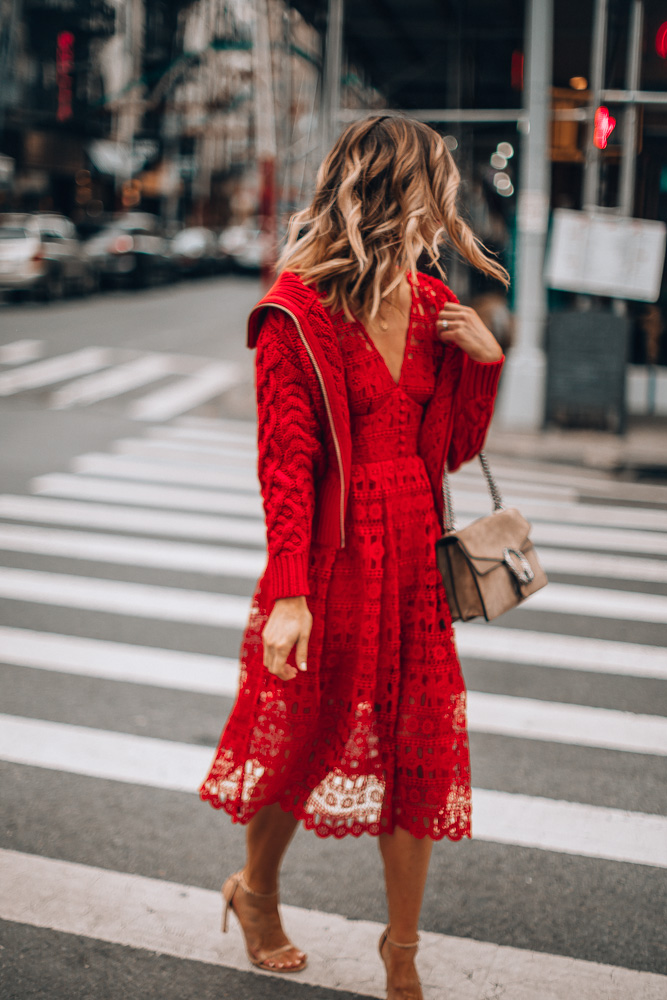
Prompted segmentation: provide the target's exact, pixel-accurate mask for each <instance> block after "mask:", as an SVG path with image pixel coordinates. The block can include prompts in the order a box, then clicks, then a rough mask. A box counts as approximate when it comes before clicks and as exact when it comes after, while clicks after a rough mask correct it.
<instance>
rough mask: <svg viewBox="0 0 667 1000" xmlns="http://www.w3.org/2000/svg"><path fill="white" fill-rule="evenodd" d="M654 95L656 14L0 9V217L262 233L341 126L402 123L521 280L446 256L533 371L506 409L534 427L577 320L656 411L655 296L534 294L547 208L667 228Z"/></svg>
mask: <svg viewBox="0 0 667 1000" xmlns="http://www.w3.org/2000/svg"><path fill="white" fill-rule="evenodd" d="M536 26H537V28H536ZM531 61H532V65H531ZM666 92H667V12H666V10H665V7H664V3H663V2H662V0H557V2H556V0H505V2H503V3H498V2H497V0H450V2H448V3H446V4H444V3H443V2H442V0H412V2H411V3H410V4H405V3H404V0H382V2H381V3H358V2H354V0H194V2H193V0H189V2H188V0H3V3H2V5H1V6H0V210H1V209H8V208H24V209H38V208H42V209H44V208H53V209H55V210H58V211H61V212H64V213H66V214H67V215H70V216H71V217H72V218H73V219H74V220H75V222H76V223H77V225H78V226H79V228H80V229H81V230H82V231H83V232H85V231H86V230H90V231H92V230H93V229H94V228H95V226H96V225H98V224H99V223H100V221H101V220H102V219H103V218H105V216H107V215H108V214H109V213H111V212H113V211H119V210H123V209H133V208H137V209H142V210H145V211H151V212H154V213H156V214H159V215H160V216H161V217H162V219H163V221H164V222H165V223H167V224H168V225H169V226H174V227H175V226H176V225H178V224H185V223H190V224H192V223H195V224H200V223H201V224H206V225H209V226H212V227H213V228H220V227H223V226H225V225H227V224H228V223H236V222H243V221H244V220H247V219H251V218H254V217H256V216H258V215H261V216H262V217H263V218H264V220H265V221H266V219H267V218H269V217H271V218H274V223H273V224H274V225H275V217H276V215H277V217H278V218H279V219H281V220H282V221H283V222H284V220H285V219H286V217H287V216H288V215H289V214H290V212H292V211H293V210H294V209H295V208H298V207H300V206H301V205H302V204H303V202H304V201H305V200H306V198H307V197H308V195H309V193H310V191H311V190H312V184H313V179H314V175H315V171H316V169H317V166H318V164H319V162H320V160H321V156H322V153H323V151H324V149H325V147H326V145H327V143H328V142H330V141H331V140H332V138H333V137H334V135H335V134H336V132H337V131H338V130H340V129H341V128H342V127H343V125H344V124H345V122H347V121H350V120H353V119H354V118H355V117H357V116H359V115H360V114H364V113H366V111H367V110H368V109H370V108H380V107H383V108H387V109H396V110H404V111H407V112H410V113H412V114H414V115H415V116H417V117H420V118H422V119H423V120H425V121H428V122H430V123H431V124H432V125H433V126H434V127H435V128H437V129H438V130H439V131H441V133H442V134H443V135H445V136H446V141H447V143H448V145H449V147H450V149H451V150H452V152H453V155H454V157H455V159H456V162H457V164H458V166H459V169H460V171H461V175H462V178H463V188H462V202H463V205H464V206H465V211H466V213H467V214H468V216H469V218H470V221H471V222H472V224H473V226H474V228H475V231H476V232H477V233H478V234H479V236H480V237H481V238H482V240H483V241H484V243H485V244H486V245H487V247H488V248H489V249H491V250H493V251H495V252H496V253H497V254H498V256H499V258H500V260H501V261H502V263H504V264H505V266H506V267H507V268H508V269H509V271H510V273H511V274H512V277H513V279H514V280H513V282H512V287H511V290H510V294H509V296H508V297H506V296H505V295H504V293H503V291H502V289H501V288H500V287H499V286H497V285H494V284H493V283H489V282H487V281H485V280H484V279H482V278H480V276H479V274H478V273H477V272H475V271H474V270H472V269H470V268H468V267H466V266H465V265H464V264H463V263H462V262H461V261H459V260H458V259H457V258H456V256H451V257H448V258H447V266H448V273H449V277H450V280H451V283H452V284H453V285H454V286H455V287H456V289H457V292H458V294H459V295H460V297H461V298H463V299H464V300H466V301H471V302H473V303H474V304H475V305H476V306H477V307H479V308H480V310H485V315H486V316H488V317H489V318H490V319H489V322H491V318H493V324H494V329H495V330H496V332H497V333H498V334H499V336H501V338H504V342H505V343H509V342H510V340H511V339H512V338H513V339H514V354H515V357H518V356H519V355H520V354H521V353H522V352H523V354H524V355H525V358H524V360H525V361H526V362H527V363H528V354H529V353H531V352H532V360H531V361H530V364H529V365H528V368H526V371H525V372H524V373H523V374H522V376H521V378H520V379H518V381H517V383H516V387H515V390H514V391H512V392H510V393H508V396H509V397H510V398H512V399H514V400H519V399H521V400H522V405H523V406H524V409H525V410H526V412H529V411H530V414H531V415H530V416H529V417H528V418H527V419H528V423H532V425H533V426H534V425H535V423H536V421H537V420H538V416H537V414H538V411H539V409H540V406H541V405H542V404H541V402H540V400H539V398H537V397H535V398H534V399H533V400H532V402H528V401H527V399H526V395H525V389H522V388H521V387H522V386H524V387H525V386H533V385H537V384H539V383H540V380H541V379H543V374H544V372H543V368H544V357H543V355H544V344H545V342H546V336H545V331H546V327H547V318H548V317H549V316H553V315H554V314H556V313H558V312H564V311H568V310H579V311H585V310H587V309H590V310H592V311H593V312H595V311H596V310H597V311H602V312H604V311H605V310H612V311H615V314H618V315H621V314H622V315H625V316H626V317H629V318H630V319H631V321H632V334H631V343H630V348H629V360H630V362H631V363H632V364H634V365H635V366H644V365H649V366H652V368H653V369H654V371H653V373H652V376H651V378H652V382H651V384H650V385H648V383H647V386H646V387H645V386H644V382H642V379H644V380H645V379H646V378H648V376H646V377H645V373H644V374H642V373H639V372H638V371H636V372H635V373H633V375H632V379H634V381H632V379H631V380H630V381H631V383H632V384H631V393H630V395H631V397H632V398H633V399H634V402H633V403H632V406H634V408H635V410H636V411H637V412H638V411H639V410H641V408H642V407H644V409H646V410H647V411H648V412H650V411H651V410H657V411H659V412H662V411H665V412H667V379H663V374H665V373H667V333H666V330H667V284H666V283H665V279H664V276H663V280H662V285H661V289H660V294H659V296H658V299H657V301H655V302H645V301H641V300H640V299H635V300H632V299H629V298H628V299H623V298H622V297H614V295H613V294H611V293H610V294H608V295H607V296H606V297H603V296H595V295H594V294H588V295H582V294H577V293H575V292H572V291H568V290H563V289H560V290H554V289H551V288H550V289H548V290H547V289H545V287H544V281H543V275H542V265H543V261H544V249H545V245H546V243H547V241H548V239H549V235H550V232H551V229H552V224H553V219H554V210H557V209H568V208H569V209H573V210H580V209H586V210H587V211H590V210H595V212H597V213H598V214H600V213H608V214H609V215H611V216H613V215H616V216H625V217H633V218H635V219H638V220H657V221H662V222H667V166H665V164H667V95H666ZM598 132H599V134H598ZM267 150H268V153H267ZM612 291H613V290H612ZM528 348H529V350H528ZM531 365H532V367H531ZM540 366H541V367H540ZM510 367H511V366H510ZM655 369H659V371H657V374H656V371H655ZM504 378H505V381H506V382H508V381H511V378H510V376H509V375H508V376H504ZM663 383H664V385H663ZM633 386H634V388H633ZM633 393H634V396H632V394H633Z"/></svg>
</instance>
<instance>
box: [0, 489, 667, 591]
mask: <svg viewBox="0 0 667 1000" xmlns="http://www.w3.org/2000/svg"><path fill="white" fill-rule="evenodd" d="M32 499H34V498H32ZM25 509H26V506H25V505H23V510H24V512H25ZM112 510H113V508H112ZM115 513H116V520H124V521H127V520H131V517H130V518H128V517H127V516H126V517H123V518H119V517H118V513H119V512H118V510H116V512H115ZM131 513H132V512H131V510H130V515H131ZM0 514H2V498H0ZM150 516H151V515H148V514H147V513H145V514H144V518H145V519H146V520H148V519H149V518H150ZM97 518H98V523H99V525H100V526H101V527H106V528H109V529H111V528H112V525H111V524H110V523H108V521H106V519H104V518H103V517H102V516H101V514H100V512H99V511H98V512H97ZM236 525H238V526H239V527H240V528H241V530H242V532H243V534H244V535H245V536H246V539H247V538H248V536H251V538H250V540H251V541H252V542H254V543H257V542H258V541H259V542H260V543H262V542H263V541H264V538H263V535H264V532H260V531H258V530H257V526H256V525H253V524H248V523H247V522H246V523H244V522H243V521H240V522H238V521H237V522H232V524H231V525H230V531H229V538H230V540H232V541H235V542H236V543H237V544H239V545H240V544H243V541H244V539H243V538H242V537H241V538H240V537H239V536H238V534H237V532H236V531H235V530H234V528H235V527H236ZM249 528H250V530H248V529H249ZM0 549H5V550H6V551H11V552H34V553H39V554H41V555H52V556H53V555H55V556H66V557H70V558H74V559H98V560H103V561H106V562H114V563H124V564H126V565H137V566H160V567H163V568H165V569H187V570H192V571H193V572H195V573H223V574H225V573H227V574H233V575H237V576H241V577H245V578H247V579H253V578H255V577H257V576H259V574H260V573H261V572H262V570H263V568H264V565H265V562H266V559H265V556H264V555H263V554H262V553H258V552H256V551H251V552H246V551H245V550H244V549H241V548H222V547H221V546H219V545H184V544H183V543H180V542H173V541H161V542H154V541H149V540H144V539H137V538H130V537H127V536H126V537H119V536H118V535H113V536H112V535H108V534H105V535H101V534H92V533H89V532H84V531H76V532H70V531H54V530H50V529H47V528H32V527H23V526H22V527H14V526H10V525H1V524H0ZM540 558H541V562H542V565H543V566H544V568H545V570H546V571H547V572H549V573H551V572H558V573H568V574H571V575H573V576H576V575H583V576H600V577H604V578H609V579H622V580H641V581H645V582H658V583H667V563H664V562H658V561H657V560H654V559H627V558H626V559H623V558H618V557H614V556H591V555H589V554H587V553H577V552H563V553H561V552H557V551H555V550H552V549H542V550H541V551H540Z"/></svg>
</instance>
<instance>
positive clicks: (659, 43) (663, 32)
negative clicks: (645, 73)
mask: <svg viewBox="0 0 667 1000" xmlns="http://www.w3.org/2000/svg"><path fill="white" fill-rule="evenodd" d="M655 51H656V52H657V53H658V55H659V56H660V58H661V59H667V21H663V23H662V24H661V25H660V27H659V28H658V30H657V31H656V33H655Z"/></svg>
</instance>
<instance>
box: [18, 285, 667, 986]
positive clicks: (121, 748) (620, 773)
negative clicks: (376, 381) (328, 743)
mask: <svg viewBox="0 0 667 1000" xmlns="http://www.w3.org/2000/svg"><path fill="white" fill-rule="evenodd" d="M259 294H260V289H259V283H258V282H257V281H256V280H255V279H251V278H243V277H237V276H225V277H222V278H214V279H206V280H204V279H202V280H199V281H193V282H190V283H187V284H186V283H182V284H173V285H167V286H164V287H159V288H153V289H151V290H147V291H142V292H135V293H130V292H114V293H109V294H106V295H97V296H93V297H91V298H88V299H70V300H65V301H63V302H59V303H58V304H50V305H5V304H0V426H1V433H0V550H1V563H0V599H1V600H0V607H1V610H0V663H2V668H1V670H2V674H1V676H2V688H1V696H0V705H1V711H2V713H4V714H3V715H2V717H1V719H0V769H1V773H2V802H3V822H2V826H1V837H2V841H1V843H0V867H1V869H2V875H1V877H0V885H1V888H0V919H1V924H0V926H1V927H2V932H1V933H2V937H1V939H0V940H1V942H2V950H1V951H0V969H1V975H0V978H1V980H2V985H1V986H0V998H1V1000H5V998H7V1000H26V998H32V997H40V998H45V1000H46V998H48V1000H61V998H62V1000H83V998H95V1000H119V998H125V997H131V998H132V1000H148V998H152V1000H158V998H159V1000H264V998H267V1000H268V998H271V1000H273V998H290V1000H311V998H312V1000H334V998H335V1000H344V998H348V1000H352V998H355V997H377V998H383V997H384V996H385V992H384V980H383V968H382V965H381V962H380V959H379V956H378V954H377V939H378V937H379V935H380V932H381V930H382V928H383V926H384V923H385V919H386V914H385V906H384V894H383V887H382V874H381V866H380V859H379V852H378V849H377V844H376V843H375V842H374V841H373V839H372V838H371V837H362V838H360V839H358V840H357V839H354V838H347V839H344V840H342V841H335V840H334V838H330V839H329V840H320V839H318V838H317V837H316V836H315V835H314V834H313V833H309V832H305V831H303V830H299V831H298V833H297V836H296V839H295V842H294V844H293V846H292V847H291V849H290V851H289V853H288V855H287V860H286V863H285V866H284V876H283V884H282V889H281V895H282V899H283V900H284V903H285V922H286V929H287V931H288V933H290V935H291V936H292V937H293V939H294V940H295V942H296V943H297V944H298V946H299V947H301V948H303V949H304V950H305V951H307V952H308V953H309V964H308V967H307V969H306V970H305V971H304V972H302V973H300V974H299V975H296V976H294V977H285V976H282V977H281V976H280V975H277V974H276V975H270V974H267V973H257V972H256V971H253V970H251V967H250V965H249V963H248V961H247V959H246V957H245V954H244V951H243V947H242V939H241V935H240V932H239V929H238V924H237V923H236V921H235V920H234V919H233V918H232V920H231V925H232V926H231V933H230V934H228V935H226V936H224V937H223V936H222V935H221V934H220V914H221V905H220V895H219V893H220V886H221V884H222V881H223V879H224V878H225V877H226V876H227V875H228V874H229V873H231V872H233V871H236V870H237V869H238V868H239V867H240V866H241V864H242V859H243V840H244V831H243V829H242V828H241V827H239V826H235V825H233V824H232V823H231V822H230V820H229V818H228V817H227V816H226V815H225V814H223V813H218V812H216V811H215V810H213V809H212V808H211V807H210V806H209V805H207V804H205V803H203V802H201V801H200V800H199V799H198V796H197V789H198V785H199V783H200V781H201V780H202V779H203V777H204V775H205V772H206V769H207V767H208V764H209V762H210V760H211V757H212V754H213V751H214V747H215V745H216V743H217V740H218V738H219V734H220V731H221V728H222V725H223V723H224V721H225V718H226V716H227V714H228V712H229V710H230V708H231V705H232V703H233V700H234V694H235V689H236V683H237V655H238V651H239V643H240V639H241V633H242V629H243V627H244V624H245V621H246V618H247V613H248V610H249V604H250V596H251V594H252V591H253V588H254V584H255V582H256V580H257V578H258V576H259V575H260V573H261V572H262V570H263V567H264V564H265V555H264V541H265V539H264V527H263V520H262V507H261V503H260V498H259V491H258V485H257V476H256V433H255V426H254V422H253V417H254V408H255V396H254V383H253V371H254V355H253V353H252V352H250V351H249V350H248V349H247V347H246V334H245V317H246V315H247V312H248V310H249V308H250V307H251V306H252V304H253V303H254V302H255V301H256V300H257V298H258V297H259ZM490 457H491V459H492V460H493V455H492V454H491V456H490ZM492 466H493V469H494V471H495V472H496V474H497V478H498V480H499V483H500V486H501V488H504V494H505V500H506V501H507V502H508V504H512V505H517V506H518V507H519V508H520V509H521V511H522V512H523V513H524V514H525V515H526V516H527V517H528V518H529V520H530V521H531V522H532V524H533V526H534V529H533V536H532V537H533V539H534V541H535V543H536V545H537V547H538V551H539V553H540V556H541V559H542V562H543V565H544V567H545V569H546V571H547V573H548V575H549V578H550V583H549V586H548V587H546V588H545V589H544V590H542V591H540V592H539V593H538V594H536V595H534V596H533V597H532V598H530V599H529V600H528V601H527V602H526V604H525V605H523V606H521V607H520V608H518V609H516V610H515V611H512V612H511V613H509V614H507V615H505V616H503V617H502V618H500V619H498V620H497V621H495V622H493V623H492V624H487V623H481V622H479V621H475V622H471V623H466V624H460V625H459V626H457V643H458V647H459V652H460V655H461V660H462V663H463V670H464V676H465V680H466V685H467V688H468V721H469V730H470V745H471V763H472V777H473V786H474V789H473V820H472V827H473V839H472V840H465V841H462V842H460V843H452V842H449V841H447V840H445V841H442V842H440V843H438V844H436V845H435V846H434V852H433V860H432V867H431V874H430V879H429V882H428V885H427V891H426V899H425V904H424V910H423V915H422V922H421V926H422V929H423V934H422V948H421V952H420V958H419V967H420V970H421V974H422V979H423V983H424V995H425V997H426V998H427V1000H500V998H503V1000H572V998H576V1000H602V998H604V1000H664V998H665V997H666V996H667V952H666V949H665V931H664V927H665V904H666V902H667V885H666V881H667V880H666V877H665V876H666V874H667V783H666V782H665V759H666V757H667V697H666V694H667V651H666V647H667V643H666V641H665V640H666V638H667V486H661V485H658V484H657V483H656V484H651V483H650V482H644V483H632V482H620V481H617V480H615V479H614V478H613V477H612V476H611V475H606V474H604V473H601V472H595V471H592V470H588V469H585V468H583V467H577V466H574V465H572V466H570V465H567V464H564V463H563V464H558V465H556V464H552V465H549V464H547V463H531V462H530V461H527V460H521V459H518V458H512V457H509V456H507V455H503V456H502V457H500V456H497V458H496V461H495V462H493V461H492ZM452 486H453V492H454V498H455V503H456V507H457V510H458V513H459V518H460V521H461V522H464V521H466V520H469V519H472V518H473V517H476V516H479V515H481V514H483V513H486V512H487V510H488V509H489V501H488V497H487V496H486V493H485V486H484V481H483V479H482V476H481V474H480V472H479V469H478V468H476V463H472V464H470V465H468V466H466V467H465V468H464V469H463V470H461V471H460V472H459V473H457V474H456V475H455V476H454V477H453V483H452Z"/></svg>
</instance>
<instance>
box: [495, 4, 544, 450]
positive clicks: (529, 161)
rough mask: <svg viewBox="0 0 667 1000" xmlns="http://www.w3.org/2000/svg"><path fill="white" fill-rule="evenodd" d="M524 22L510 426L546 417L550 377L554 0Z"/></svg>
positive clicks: (506, 413) (506, 394) (504, 411)
mask: <svg viewBox="0 0 667 1000" xmlns="http://www.w3.org/2000/svg"><path fill="white" fill-rule="evenodd" d="M526 22H527V23H526V43H525V47H526V57H527V58H526V71H527V72H526V76H527V79H526V86H525V91H524V92H525V101H526V105H527V108H526V110H527V119H528V120H527V122H526V124H525V125H524V129H523V135H522V139H521V164H520V177H519V197H518V206H517V251H518V253H517V257H518V261H517V269H516V278H515V281H516V295H515V302H516V321H517V322H516V342H515V344H514V345H513V347H512V348H511V350H510V351H509V353H508V357H507V363H506V365H505V371H504V372H503V378H502V384H501V394H500V398H499V401H498V421H499V424H500V425H501V426H503V427H505V428H507V429H516V430H525V431H535V430H539V429H540V428H541V427H542V425H543V423H544V390H545V378H546V360H545V354H544V347H543V335H544V327H545V321H546V312H547V308H546V292H545V288H544V279H543V276H542V271H543V267H544V251H545V244H546V234H547V224H548V219H549V198H550V188H551V181H550V171H551V159H550V134H549V128H550V117H551V78H552V38H553V0H529V2H528V3H527V5H526ZM526 126H527V127H526Z"/></svg>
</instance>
